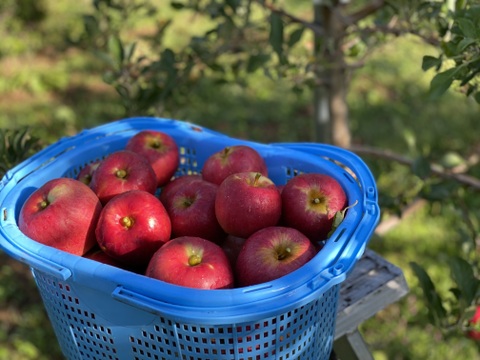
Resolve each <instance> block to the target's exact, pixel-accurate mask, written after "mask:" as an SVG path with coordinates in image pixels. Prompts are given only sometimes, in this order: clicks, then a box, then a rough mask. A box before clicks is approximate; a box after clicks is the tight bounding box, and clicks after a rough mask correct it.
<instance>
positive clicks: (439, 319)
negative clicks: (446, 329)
mask: <svg viewBox="0 0 480 360" xmlns="http://www.w3.org/2000/svg"><path fill="white" fill-rule="evenodd" d="M410 267H411V268H412V270H413V272H414V273H415V275H416V277H417V279H418V281H419V283H420V287H421V288H422V291H423V294H424V296H425V300H426V302H427V307H428V313H429V316H430V319H431V320H432V322H433V323H434V324H435V325H437V326H442V324H443V322H444V321H445V318H446V315H447V311H446V310H445V308H444V306H443V303H442V299H441V297H440V295H439V294H438V292H437V290H436V289H435V285H434V284H433V282H432V279H431V278H430V276H429V275H428V273H427V272H426V271H425V269H424V268H423V267H421V266H420V265H418V264H417V263H415V262H411V263H410Z"/></svg>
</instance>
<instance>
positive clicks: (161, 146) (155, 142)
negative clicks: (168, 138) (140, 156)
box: [150, 139, 165, 152]
mask: <svg viewBox="0 0 480 360" xmlns="http://www.w3.org/2000/svg"><path fill="white" fill-rule="evenodd" d="M150 147H151V148H152V149H155V150H159V151H160V152H161V151H163V150H164V149H165V146H164V144H163V142H161V141H160V140H158V139H153V140H152V141H151V142H150Z"/></svg>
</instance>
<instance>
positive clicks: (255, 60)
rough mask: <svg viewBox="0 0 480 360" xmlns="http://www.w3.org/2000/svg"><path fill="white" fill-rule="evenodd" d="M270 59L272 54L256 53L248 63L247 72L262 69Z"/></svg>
mask: <svg viewBox="0 0 480 360" xmlns="http://www.w3.org/2000/svg"><path fill="white" fill-rule="evenodd" d="M269 60H270V55H268V54H255V55H251V56H250V57H249V59H248V63H247V72H249V73H252V72H255V71H256V70H258V69H260V68H261V67H262V66H263V65H265V64H266V63H267V62H268V61H269Z"/></svg>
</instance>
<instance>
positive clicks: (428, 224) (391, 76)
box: [0, 0, 480, 360]
mask: <svg viewBox="0 0 480 360" xmlns="http://www.w3.org/2000/svg"><path fill="white" fill-rule="evenodd" d="M476 3H477V2H476V1H466V0H465V1H460V0H457V1H453V0H444V1H442V0H439V1H414V0H400V1H399V0H395V1H394V0H391V1H387V0H384V1H382V0H361V1H360V0H359V1H345V0H344V1H337V0H331V1H321V0H318V1H311V0H298V1H286V0H283V1H281V0H277V1H273V0H270V1H267V0H258V1H255V0H216V1H214V0H198V1H194V0H173V1H154V0H76V1H73V0H55V1H54V0H5V1H2V2H1V3H0V38H1V39H2V40H1V41H0V134H1V136H0V156H1V158H0V171H1V173H0V175H2V176H3V174H4V173H5V171H7V170H8V169H9V168H11V167H12V166H13V165H14V164H16V163H18V162H19V161H21V160H22V159H24V158H26V157H28V156H30V155H31V154H33V153H34V152H36V151H38V150H39V149H41V148H42V147H44V146H46V145H48V144H51V143H53V142H55V141H57V140H58V139H59V138H60V137H63V136H69V135H73V134H76V133H77V132H78V131H80V130H82V129H84V128H90V127H94V126H96V125H99V124H101V123H105V122H109V121H113V120H116V119H119V118H122V117H126V116H135V115H156V116H162V117H172V118H177V119H181V120H187V121H192V122H194V123H197V124H200V125H204V126H206V127H210V128H212V129H215V130H218V131H221V132H223V133H226V134H228V135H231V136H234V137H241V138H246V139H250V140H255V141H261V142H271V141H320V142H328V143H333V144H335V145H338V146H342V147H346V148H349V149H350V150H351V151H354V152H356V153H358V154H359V155H360V156H361V157H362V158H363V159H364V160H365V161H366V162H367V163H368V165H369V166H370V168H371V169H372V171H373V172H374V174H375V177H376V179H377V183H378V187H379V192H380V205H381V207H382V221H381V223H380V225H379V227H378V229H377V231H376V233H375V235H374V237H373V238H372V240H371V242H370V247H371V248H372V249H374V250H375V251H377V252H378V253H380V254H381V255H382V256H384V257H385V258H387V259H388V260H389V261H391V262H392V263H394V264H396V265H397V266H399V267H401V268H402V269H403V271H404V273H405V276H406V278H407V282H408V284H409V286H410V293H409V294H408V295H407V296H406V297H405V298H404V299H403V300H401V301H400V302H398V303H397V304H394V305H392V306H390V307H389V308H387V309H385V310H384V311H382V312H380V313H379V314H377V315H376V316H375V317H374V318H372V319H370V320H368V321H367V322H365V323H364V324H363V325H362V327H361V332H362V334H363V335H364V337H365V339H366V341H367V342H368V343H369V345H370V346H371V349H372V350H373V352H374V356H375V359H379V360H383V359H436V360H438V359H453V358H464V359H473V358H475V357H477V356H478V353H479V349H480V348H479V343H478V342H475V341H473V340H471V339H469V338H467V337H466V336H465V331H466V330H467V328H468V321H467V320H468V319H469V318H470V316H471V315H472V314H473V311H474V309H475V305H476V304H477V303H478V302H479V294H480V292H479V289H480V288H479V266H478V261H479V227H480V224H479V219H480V217H479V215H480V214H479V212H480V196H479V190H480V180H479V178H480V166H479V161H480V142H479V141H480V140H479V134H480V125H479V121H478V112H479V106H480V105H479V104H478V101H479V100H480V96H479V95H478V87H477V86H478V72H479V71H480V55H479V54H480V51H479V50H480V30H479V29H480V7H479V6H478V5H477V4H476ZM53 336H54V335H53V331H52V329H51V327H50V325H49V322H48V319H47V317H46V314H45V311H44V309H43V305H42V303H41V300H40V298H39V295H38V293H37V290H36V287H35V285H34V283H33V279H32V277H31V274H30V272H29V269H28V268H27V267H26V266H24V265H22V264H20V263H18V262H15V261H13V260H11V259H10V258H9V257H8V256H6V255H5V254H3V253H0V358H5V359H11V360H18V359H22V360H23V359H49V360H51V359H53V360H55V359H61V354H60V351H59V349H58V347H56V345H55V343H54V342H53V341H52V337H53Z"/></svg>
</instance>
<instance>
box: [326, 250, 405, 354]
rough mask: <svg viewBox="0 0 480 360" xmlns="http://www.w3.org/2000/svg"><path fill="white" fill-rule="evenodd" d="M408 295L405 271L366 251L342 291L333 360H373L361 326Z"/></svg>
mask: <svg viewBox="0 0 480 360" xmlns="http://www.w3.org/2000/svg"><path fill="white" fill-rule="evenodd" d="M407 293H408V286H407V283H406V281H405V277H404V275H403V271H402V270H401V269H400V268H398V267H396V266H395V265H393V264H391V263H390V262H388V261H387V260H385V259H384V258H382V257H381V256H379V255H378V254H376V253H375V252H374V251H372V250H369V249H367V250H366V251H365V254H364V255H363V256H362V258H361V259H360V260H359V261H358V262H357V264H356V265H355V268H354V269H353V271H352V273H351V274H350V275H349V276H348V278H347V279H346V280H345V281H344V282H343V283H342V285H341V287H340V296H339V304H338V313H337V323H336V328H335V342H334V345H333V350H334V351H333V352H334V354H333V355H332V358H334V359H340V360H373V356H372V354H371V352H370V350H369V348H368V345H367V344H366V343H365V341H364V339H363V337H362V335H361V334H360V332H359V331H358V326H359V325H360V324H361V323H362V322H363V321H365V320H367V319H369V318H370V317H372V316H374V315H375V314H376V313H377V312H379V311H380V310H382V309H384V308H386V307H387V306H388V305H390V304H393V303H395V302H396V301H398V300H399V299H401V298H402V297H403V296H405V295H406V294H407Z"/></svg>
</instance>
